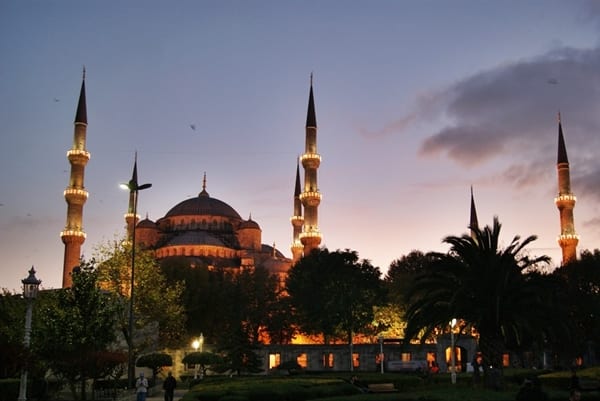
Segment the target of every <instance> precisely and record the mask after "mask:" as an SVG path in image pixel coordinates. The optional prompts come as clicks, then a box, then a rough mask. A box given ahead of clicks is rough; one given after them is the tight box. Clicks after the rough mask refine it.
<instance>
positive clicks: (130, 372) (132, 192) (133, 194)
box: [121, 153, 152, 388]
mask: <svg viewBox="0 0 600 401" xmlns="http://www.w3.org/2000/svg"><path fill="white" fill-rule="evenodd" d="M151 186H152V184H142V185H139V184H138V180H137V153H136V155H135V161H134V163H133V174H132V175H131V180H129V183H127V184H121V188H123V189H126V190H129V212H130V213H131V214H132V215H133V224H132V228H131V283H130V298H129V322H128V323H129V324H128V331H129V341H128V344H127V346H128V361H127V382H128V384H129V388H133V386H134V382H133V380H134V376H135V374H134V373H135V372H134V370H135V367H134V366H133V320H134V319H133V304H134V286H135V226H136V223H137V200H138V192H139V191H142V190H144V189H148V188H150V187H151Z"/></svg>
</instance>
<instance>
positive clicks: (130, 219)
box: [125, 151, 140, 241]
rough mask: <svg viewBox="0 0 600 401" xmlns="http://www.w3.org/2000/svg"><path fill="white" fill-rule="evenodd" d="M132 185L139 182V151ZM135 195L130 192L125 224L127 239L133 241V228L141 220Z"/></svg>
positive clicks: (134, 159)
mask: <svg viewBox="0 0 600 401" xmlns="http://www.w3.org/2000/svg"><path fill="white" fill-rule="evenodd" d="M129 182H131V183H134V184H135V185H137V182H138V174H137V151H136V152H135V153H134V156H133V172H132V173H131V181H129ZM135 209H136V207H135V194H134V191H129V203H128V205H127V213H125V223H126V227H127V239H128V240H129V241H132V239H133V227H134V226H135V225H137V223H138V221H139V220H140V218H139V216H138V215H137V211H136V210H135Z"/></svg>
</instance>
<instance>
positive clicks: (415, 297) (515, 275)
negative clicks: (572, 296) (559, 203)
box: [406, 217, 552, 369]
mask: <svg viewBox="0 0 600 401" xmlns="http://www.w3.org/2000/svg"><path fill="white" fill-rule="evenodd" d="M500 227H501V225H500V223H499V221H498V218H497V217H494V224H493V226H492V227H489V226H486V227H485V228H484V229H479V228H478V227H470V228H471V230H472V232H473V233H474V235H473V236H471V235H467V234H464V235H462V236H460V237H456V236H449V237H446V238H445V239H444V242H445V243H447V244H449V245H450V250H449V252H448V253H445V254H443V253H433V254H432V256H433V260H432V262H431V264H430V265H429V266H428V267H427V269H425V271H424V272H423V274H421V275H419V276H418V277H417V278H416V279H415V281H414V283H413V284H412V286H411V288H410V289H409V292H408V294H407V302H408V310H407V315H406V316H407V329H406V338H415V337H420V338H421V340H424V339H426V338H428V337H431V335H432V334H433V333H435V331H436V330H438V329H439V328H444V327H447V326H448V322H449V321H450V320H452V319H453V318H457V319H458V320H459V321H461V322H464V323H465V324H464V326H463V327H462V329H463V330H464V329H467V328H471V327H472V328H474V329H475V330H476V331H477V332H478V333H479V348H480V351H481V352H482V354H483V357H484V366H486V367H487V366H494V367H496V368H498V369H501V368H502V354H503V352H504V351H505V350H506V346H507V344H515V343H516V344H519V343H522V341H523V340H524V339H528V340H532V339H533V338H538V336H539V335H541V334H544V333H547V332H548V331H549V330H550V329H551V327H550V326H548V324H549V320H547V318H548V315H549V313H550V312H551V311H552V309H551V307H550V305H549V304H548V302H547V295H548V291H549V290H550V287H551V285H550V281H549V280H547V279H546V276H544V275H541V274H539V273H537V272H536V271H535V268H536V267H537V266H538V265H540V264H545V263H547V262H548V261H549V257H548V256H540V257H533V258H530V257H529V256H527V255H524V254H522V251H523V249H524V248H525V247H526V246H527V245H529V244H530V243H531V242H532V241H535V240H536V239H537V237H536V236H529V237H527V238H526V239H524V240H523V241H521V238H520V237H519V236H515V237H514V238H513V240H512V241H511V243H510V244H509V245H508V246H507V247H506V248H504V249H499V245H498V240H499V234H500Z"/></svg>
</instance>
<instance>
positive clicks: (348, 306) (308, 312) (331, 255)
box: [286, 248, 384, 344]
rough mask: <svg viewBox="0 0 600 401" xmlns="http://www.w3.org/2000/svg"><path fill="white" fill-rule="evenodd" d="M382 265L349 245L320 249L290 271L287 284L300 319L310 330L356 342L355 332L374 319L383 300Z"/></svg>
mask: <svg viewBox="0 0 600 401" xmlns="http://www.w3.org/2000/svg"><path fill="white" fill-rule="evenodd" d="M380 276H381V272H380V271H379V268H377V267H373V266H372V265H371V263H370V262H369V261H368V260H364V259H363V260H359V258H358V253H357V252H355V251H350V250H348V249H346V250H345V251H340V250H337V251H335V252H329V250H327V248H323V249H316V250H313V252H311V254H310V255H308V256H305V257H303V258H302V259H300V260H299V261H298V263H296V265H294V266H293V267H292V269H291V270H290V272H289V275H288V278H287V281H286V288H287V292H288V294H289V296H290V300H291V304H292V306H293V308H294V310H295V312H296V314H297V316H298V323H299V324H300V327H301V329H302V330H303V331H305V332H306V333H308V334H323V336H324V339H325V342H326V343H327V342H328V339H329V338H330V337H335V336H338V335H343V336H345V337H346V339H347V340H348V343H349V344H352V337H353V334H355V333H357V332H360V331H361V330H363V329H365V328H366V327H367V326H368V325H369V324H370V323H371V322H372V321H373V316H374V315H373V307H374V306H375V305H378V304H380V303H381V302H382V301H383V295H384V292H383V288H382V285H381V281H380V279H379V278H380Z"/></svg>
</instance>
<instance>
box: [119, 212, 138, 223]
mask: <svg viewBox="0 0 600 401" xmlns="http://www.w3.org/2000/svg"><path fill="white" fill-rule="evenodd" d="M123 217H125V221H129V220H133V219H135V220H139V218H140V215H139V214H133V213H125V214H124V215H123Z"/></svg>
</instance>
